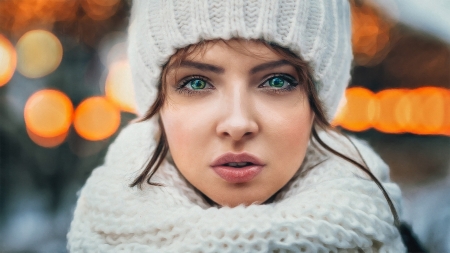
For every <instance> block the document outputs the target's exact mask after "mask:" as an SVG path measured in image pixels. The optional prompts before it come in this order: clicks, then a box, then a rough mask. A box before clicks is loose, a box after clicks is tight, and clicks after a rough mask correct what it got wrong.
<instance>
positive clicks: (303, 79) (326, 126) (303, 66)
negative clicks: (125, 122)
mask: <svg viewBox="0 0 450 253" xmlns="http://www.w3.org/2000/svg"><path fill="white" fill-rule="evenodd" d="M217 41H222V42H225V43H226V44H227V45H229V46H230V44H229V43H227V41H224V40H215V41H210V42H213V43H214V42H217ZM261 42H262V43H264V44H266V46H267V47H268V48H269V49H271V50H273V51H274V52H275V53H276V54H278V55H279V56H280V57H282V58H283V59H285V60H287V61H288V62H289V63H290V64H292V65H293V66H294V67H295V68H296V70H297V72H298V74H299V78H300V83H305V84H306V85H303V89H304V91H305V93H306V95H307V97H308V101H309V105H310V107H311V110H312V111H313V112H314V115H315V116H314V126H313V128H312V132H311V133H312V135H311V139H312V140H315V141H317V143H318V144H319V145H320V146H322V147H323V148H324V149H325V150H327V151H329V152H330V153H332V154H334V155H336V156H338V157H340V158H342V159H344V160H345V161H347V162H349V163H351V164H353V165H355V166H357V167H358V168H359V169H361V170H362V171H364V172H365V173H366V174H367V175H368V176H369V177H370V178H371V179H372V180H373V181H374V182H375V184H376V185H377V186H378V187H379V188H380V189H381V191H382V193H383V195H384V197H385V198H386V200H387V202H388V205H389V208H390V210H391V213H392V215H393V217H394V224H395V225H396V226H399V224H400V221H399V217H398V214H397V211H396V209H395V206H394V204H393V202H392V200H391V198H390V197H389V195H388V193H387V192H386V190H385V189H384V187H383V185H382V184H381V182H380V181H379V180H378V179H377V178H376V177H375V175H374V174H373V173H372V172H371V171H370V169H369V168H368V167H367V164H366V162H365V161H364V159H363V157H362V156H361V154H360V153H359V150H358V149H357V147H356V146H355V145H354V144H353V142H352V141H351V140H350V138H348V137H347V136H346V135H344V134H343V133H340V132H339V131H338V130H337V129H335V128H333V127H332V126H331V125H330V123H329V122H328V121H327V119H326V116H325V115H326V113H325V111H324V108H323V105H322V103H321V101H320V100H319V97H318V94H317V91H316V87H315V84H314V81H313V78H312V77H311V71H310V69H309V67H308V65H307V63H306V62H305V61H303V60H302V59H300V58H299V57H298V56H297V55H295V54H294V53H292V52H291V51H289V50H288V49H286V48H283V47H280V46H278V45H274V44H270V43H267V42H265V41H261ZM206 44H207V42H201V43H198V44H194V45H190V46H188V47H185V48H182V49H179V50H178V51H177V52H176V53H175V54H174V55H173V56H172V57H171V59H170V60H169V61H168V63H166V65H164V66H163V68H162V73H161V78H160V82H159V85H158V96H157V98H156V100H155V102H154V103H153V105H152V106H151V107H150V109H149V110H148V111H147V113H146V114H145V115H144V116H143V117H142V118H141V119H140V120H139V121H145V120H148V119H150V118H152V117H153V116H155V115H156V114H157V113H158V112H159V110H160V109H161V107H162V106H163V104H164V102H165V98H166V85H165V84H166V76H167V71H168V69H169V67H172V66H178V65H180V63H181V62H182V61H183V60H185V59H186V57H188V56H190V55H192V54H193V53H202V52H204V51H205V50H206ZM159 125H160V128H161V134H160V137H159V140H158V145H157V147H156V149H155V152H154V153H153V155H152V156H151V158H150V161H149V162H148V164H147V165H146V166H145V169H144V170H143V171H142V173H141V174H140V175H139V176H137V177H136V179H135V180H134V181H133V182H132V183H131V184H130V187H134V186H138V187H141V186H142V184H143V183H144V182H147V183H148V184H150V185H154V186H160V184H157V183H152V182H150V179H151V178H152V176H153V174H154V173H155V172H156V171H157V169H158V168H159V166H160V165H161V163H162V162H163V161H164V159H165V157H166V155H167V152H168V151H169V146H168V144H167V141H166V136H165V133H164V128H163V125H162V122H161V120H159ZM317 128H319V129H323V130H329V131H334V132H338V133H339V134H342V135H344V136H345V137H346V138H347V139H348V140H349V141H350V142H351V143H352V145H353V147H354V148H355V150H356V151H357V152H358V155H359V156H360V157H361V159H362V161H363V163H364V164H362V163H360V162H358V161H356V160H354V159H352V158H350V157H348V156H346V155H344V154H342V153H340V152H338V151H336V150H334V149H333V148H331V147H330V146H329V145H327V144H326V143H325V142H324V141H323V140H322V139H321V138H320V137H319V135H318V132H317Z"/></svg>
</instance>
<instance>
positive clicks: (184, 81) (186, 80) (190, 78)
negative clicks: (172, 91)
mask: <svg viewBox="0 0 450 253" xmlns="http://www.w3.org/2000/svg"><path fill="white" fill-rule="evenodd" d="M195 79H200V80H202V81H205V82H206V83H207V85H209V86H212V84H211V81H210V80H209V78H207V77H204V76H198V75H194V76H187V77H184V78H182V79H181V80H180V81H179V82H178V83H177V85H176V89H177V90H180V89H184V88H185V86H186V85H187V84H188V83H189V82H191V81H193V80H195Z"/></svg>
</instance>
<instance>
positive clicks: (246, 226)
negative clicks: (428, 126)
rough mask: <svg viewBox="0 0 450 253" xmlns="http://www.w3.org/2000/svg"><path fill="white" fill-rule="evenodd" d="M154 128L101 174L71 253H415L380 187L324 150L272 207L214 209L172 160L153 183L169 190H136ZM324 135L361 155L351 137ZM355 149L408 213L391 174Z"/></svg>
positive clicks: (78, 220) (83, 203) (130, 131)
mask: <svg viewBox="0 0 450 253" xmlns="http://www.w3.org/2000/svg"><path fill="white" fill-rule="evenodd" d="M152 126H153V127H152ZM154 126H156V124H151V123H149V122H143V123H135V124H131V125H129V126H128V127H127V128H125V129H124V130H123V131H122V132H121V134H120V135H119V136H118V138H117V139H116V140H115V142H114V143H113V144H112V145H111V147H110V149H109V151H108V154H107V157H106V160H105V164H104V165H103V166H100V167H98V168H96V169H95V170H94V171H93V173H92V175H91V176H90V178H89V179H88V181H87V183H86V185H85V186H84V187H83V189H82V190H81V193H80V196H79V200H78V203H77V207H76V210H75V216H74V220H73V222H72V224H71V229H70V232H69V234H68V248H69V250H70V252H395V253H399V252H405V248H404V246H403V244H402V242H401V238H400V235H399V232H398V230H397V229H396V227H395V226H394V225H393V217H392V214H391V212H390V210H389V207H388V205H387V201H386V199H385V198H384V197H383V195H382V193H381V191H380V189H379V188H378V187H377V186H376V185H375V183H373V182H372V181H371V180H370V179H367V176H366V175H365V174H364V173H362V172H361V171H360V170H359V169H357V168H356V167H355V166H353V165H351V164H350V163H348V162H346V161H344V160H342V159H341V158H338V157H335V156H333V155H330V154H329V153H326V152H325V151H323V150H319V148H317V147H314V145H310V147H309V150H308V153H307V156H306V159H305V161H304V163H303V165H302V167H301V168H300V170H299V172H298V173H297V174H296V175H295V176H294V178H293V179H292V180H291V181H290V182H289V183H288V184H287V185H286V186H285V187H284V188H283V189H282V191H281V192H280V193H279V194H278V195H277V197H276V199H275V201H274V202H273V203H271V204H265V205H250V206H247V207H245V206H238V207H235V208H228V207H222V208H218V207H211V206H209V205H208V204H207V203H206V202H205V201H204V199H203V198H202V197H201V196H200V195H199V194H198V193H197V191H196V190H194V189H193V187H192V186H191V185H190V184H189V183H187V182H186V180H185V179H184V178H183V177H182V176H181V175H180V174H179V172H178V171H177V169H176V168H174V166H172V165H171V164H170V163H169V162H167V161H165V162H164V163H163V165H162V166H161V167H160V168H159V170H158V172H157V173H156V174H155V176H154V177H153V178H152V181H153V182H159V183H162V184H164V186H150V185H147V184H145V185H144V186H143V188H142V190H139V189H137V188H130V187H129V186H128V185H129V184H130V183H131V182H132V180H133V179H134V177H135V176H136V175H138V174H139V173H140V171H141V169H142V168H143V165H144V164H145V162H146V161H147V159H148V157H149V156H150V154H151V152H152V150H153V149H154V148H155V145H156V144H155V141H154V136H152V133H155V131H157V129H153V128H154ZM321 136H322V138H323V140H324V141H325V142H327V143H328V144H330V145H331V146H332V147H334V148H336V149H337V150H339V151H340V152H344V153H347V154H350V153H351V150H352V146H351V145H349V144H348V141H347V144H343V143H342V141H343V139H344V138H340V139H339V140H338V139H336V138H335V136H334V135H331V134H325V133H322V134H321ZM333 136H334V137H333ZM354 142H355V145H356V146H357V147H358V149H359V150H360V152H361V154H362V156H363V158H364V160H365V161H366V163H367V164H368V166H369V168H370V169H371V171H372V172H373V173H374V174H375V176H377V178H378V179H379V180H380V181H381V182H382V183H383V186H384V187H385V189H386V190H387V191H388V193H389V195H390V197H391V198H392V200H393V201H394V203H395V204H396V206H397V208H398V207H399V201H400V190H399V188H398V186H397V185H395V184H393V183H390V182H389V176H388V173H389V171H388V168H387V166H386V165H385V164H384V163H383V162H382V161H381V159H380V158H379V157H378V156H376V155H375V154H374V153H373V151H371V149H370V148H368V147H367V146H366V145H364V144H362V143H361V142H359V141H357V140H354Z"/></svg>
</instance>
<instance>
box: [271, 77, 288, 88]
mask: <svg viewBox="0 0 450 253" xmlns="http://www.w3.org/2000/svg"><path fill="white" fill-rule="evenodd" d="M268 82H269V85H270V87H275V88H281V87H283V86H284V84H285V80H284V79H283V78H279V77H274V78H272V79H270V80H269V81H268Z"/></svg>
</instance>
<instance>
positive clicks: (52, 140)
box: [27, 128, 69, 148]
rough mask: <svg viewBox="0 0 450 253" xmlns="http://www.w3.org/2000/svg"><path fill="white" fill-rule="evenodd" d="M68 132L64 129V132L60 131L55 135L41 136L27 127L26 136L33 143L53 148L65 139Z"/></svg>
mask: <svg viewBox="0 0 450 253" xmlns="http://www.w3.org/2000/svg"><path fill="white" fill-rule="evenodd" d="M68 133H69V131H66V132H65V133H62V134H60V135H58V136H55V137H42V136H39V135H37V134H35V133H33V132H32V131H31V130H30V129H29V128H27V134H28V137H30V139H31V140H32V141H33V142H34V143H36V144H37V145H39V146H41V147H44V148H54V147H57V146H59V145H60V144H61V143H63V142H64V141H65V140H66V137H67V135H68Z"/></svg>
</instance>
